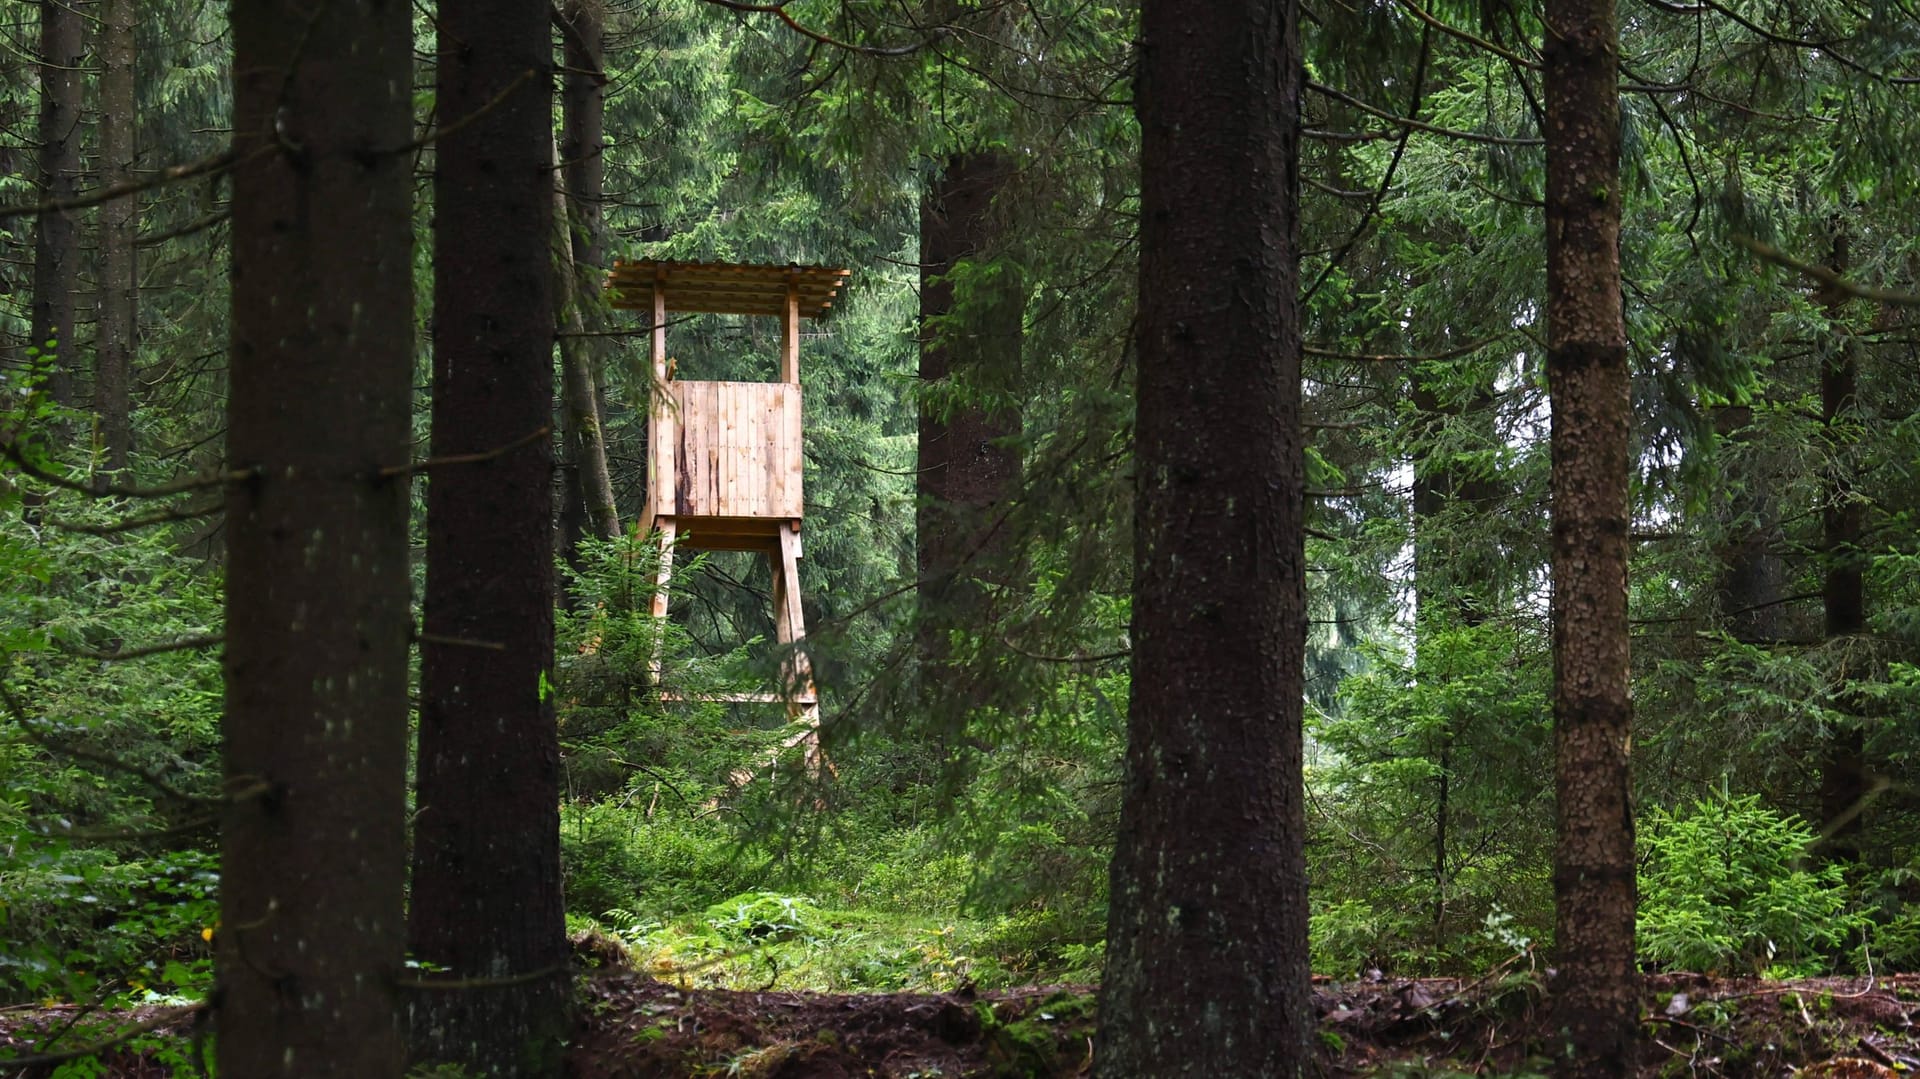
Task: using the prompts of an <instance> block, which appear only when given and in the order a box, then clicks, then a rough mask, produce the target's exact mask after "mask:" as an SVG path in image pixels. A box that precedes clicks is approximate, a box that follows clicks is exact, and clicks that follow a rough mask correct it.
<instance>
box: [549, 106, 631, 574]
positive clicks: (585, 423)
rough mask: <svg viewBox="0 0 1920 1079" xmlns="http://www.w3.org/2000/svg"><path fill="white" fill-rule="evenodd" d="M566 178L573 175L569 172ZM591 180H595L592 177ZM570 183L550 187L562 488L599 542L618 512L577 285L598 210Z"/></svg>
mask: <svg viewBox="0 0 1920 1079" xmlns="http://www.w3.org/2000/svg"><path fill="white" fill-rule="evenodd" d="M568 79H572V75H568ZM564 100H566V102H568V104H572V102H574V94H568V96H566V98H564ZM595 100H597V96H595ZM576 108H578V106H576ZM555 154H557V156H559V154H561V148H559V146H555ZM563 163H564V157H563V159H561V161H555V165H557V167H563ZM568 179H572V177H570V173H568ZM593 179H597V175H595V177H593ZM570 186H572V184H564V186H555V188H553V219H555V223H559V236H561V242H559V276H557V278H555V290H553V305H555V311H557V323H559V326H561V328H563V330H564V334H561V409H563V411H564V424H563V426H564V430H566V440H564V442H563V447H561V449H563V451H564V453H566V474H568V476H570V482H572V490H568V492H566V497H568V499H578V501H580V507H582V511H584V515H582V516H584V520H586V522H588V524H591V526H593V534H595V536H599V538H601V540H618V538H620V511H618V507H616V505H614V497H612V474H611V472H609V470H607V440H605V434H603V432H601V409H599V388H597V382H595V378H593V355H591V344H589V342H591V338H586V336H584V334H586V317H584V309H586V307H588V305H589V303H591V301H593V300H591V294H588V292H586V288H584V286H582V284H584V282H582V280H580V275H578V271H576V257H578V255H580V250H582V248H586V252H588V253H589V255H593V253H595V246H593V244H582V242H580V238H582V234H584V232H586V230H589V228H595V227H597V221H595V219H597V213H593V215H591V217H588V213H589V211H586V200H578V198H572V196H570V194H568V188H570ZM595 204H597V198H595ZM576 211H578V213H580V217H576V215H574V213H576ZM563 516H564V515H563ZM563 541H564V543H566V547H572V541H574V538H572V536H570V534H568V536H566V538H564V540H563Z"/></svg>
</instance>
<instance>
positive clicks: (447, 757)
mask: <svg viewBox="0 0 1920 1079" xmlns="http://www.w3.org/2000/svg"><path fill="white" fill-rule="evenodd" d="M547 17H548V7H547V5H546V4H544V3H534V2H531V0H442V2H441V4H440V7H439V20H438V31H439V47H438V50H439V71H438V76H437V77H438V88H439V98H438V106H439V113H440V118H441V123H442V124H443V125H444V126H445V127H446V129H447V130H448V134H447V135H446V136H445V137H443V138H442V139H441V140H440V141H439V142H438V143H437V144H436V168H435V173H434V189H433V190H434V245H435V251H434V296H435V303H434V347H433V385H434V390H433V445H432V455H433V456H434V457H436V458H446V457H460V456H462V455H470V454H477V455H486V459H485V460H482V461H479V462H477V463H467V464H456V465H449V466H447V467H444V468H438V469H436V470H435V471H434V472H433V474H432V477H431V479H430V480H429V482H428V485H427V585H426V597H425V602H424V609H425V621H426V626H425V633H424V634H423V639H422V644H421V689H420V746H419V753H418V758H417V769H418V779H417V782H418V787H417V790H416V797H415V803H416V818H415V826H414V861H413V895H412V898H413V906H412V910H411V918H410V922H409V930H410V936H409V941H410V944H411V947H412V950H413V953H414V954H415V956H416V957H418V958H419V959H420V960H423V961H425V962H429V963H432V964H434V965H436V966H437V967H439V968H441V969H443V970H445V971H447V972H448V973H449V974H450V975H452V976H454V977H457V978H463V979H497V980H501V981H503V982H504V983H506V984H502V985H498V986H491V987H477V988H468V989H462V990H460V991H457V992H429V993H422V994H420V995H418V996H416V997H415V999H414V1001H413V1005H412V1011H411V1021H412V1032H413V1047H414V1052H415V1058H416V1060H420V1061H431V1062H435V1063H451V1064H457V1065H460V1066H463V1067H465V1068H466V1069H467V1070H468V1071H469V1072H471V1073H473V1074H477V1075H516V1076H521V1075H536V1074H557V1070H558V1067H559V1039H560V1037H561V1036H562V1034H563V1033H564V1025H565V1003H566V997H565V990H566V985H567V978H566V970H565V956H566V940H565V936H564V927H563V923H562V908H561V903H560V858H559V797H560V794H559V746H558V742H557V737H556V733H555V730H554V724H553V709H552V704H551V702H550V701H549V700H548V698H547V692H546V688H545V687H546V684H547V681H546V680H547V678H548V671H549V670H550V668H551V665H552V661H553V599H554V593H553V561H552V558H553V545H552V544H553V532H552V513H553V489H552V485H551V482H550V480H551V470H552V464H553V459H552V458H553V454H552V443H551V440H549V439H548V438H546V437H545V435H544V432H545V431H546V430H547V429H548V428H549V427H550V425H551V422H552V419H551V417H552V411H551V409H552V398H553V302H552V290H553V281H554V273H553V259H552V242H553V188H552V184H553V177H552V175H551V173H550V171H549V162H550V160H551V157H552V153H553V150H552V147H553V141H552V140H553V134H552V127H551V124H552V97H551V96H550V92H549V90H548V84H547V81H546V78H545V73H546V72H547V71H548V70H549V69H550V67H551V64H552V60H551V44H550V40H549V38H548V33H549V30H548V23H547ZM454 125H460V126H458V127H457V128H455V126H454Z"/></svg>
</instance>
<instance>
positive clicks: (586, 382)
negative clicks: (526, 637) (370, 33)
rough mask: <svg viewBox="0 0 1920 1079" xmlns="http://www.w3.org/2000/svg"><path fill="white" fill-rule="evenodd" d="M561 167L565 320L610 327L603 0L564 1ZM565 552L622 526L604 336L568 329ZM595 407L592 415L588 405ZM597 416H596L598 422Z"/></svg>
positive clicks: (567, 325) (564, 361) (564, 353)
mask: <svg viewBox="0 0 1920 1079" xmlns="http://www.w3.org/2000/svg"><path fill="white" fill-rule="evenodd" d="M561 19H562V26H561V35H560V38H561V44H562V63H563V65H564V66H565V68H566V72H565V75H564V76H563V78H562V81H561V84H560V111H561V141H560V147H559V155H560V175H561V178H562V188H563V189H564V191H565V199H564V203H563V204H556V206H555V208H554V212H555V214H556V215H560V217H561V220H563V221H565V222H566V236H567V237H568V243H569V251H568V254H567V265H568V267H569V271H568V273H567V275H566V277H565V278H564V279H563V280H564V286H565V288H566V292H565V293H564V294H563V295H564V296H565V297H566V298H567V302H568V308H567V310H566V312H565V314H564V317H563V319H562V323H561V325H562V328H563V329H564V330H566V331H567V332H569V333H573V334H579V333H582V332H585V331H591V330H598V329H602V328H604V325H605V320H604V319H602V318H601V317H600V312H601V310H602V305H601V304H600V303H599V295H600V288H599V286H600V277H601V274H603V273H604V272H605V270H606V262H607V252H606V229H605V226H604V225H603V224H602V222H601V212H600V211H601V203H602V201H603V199H604V191H603V188H604V184H605V177H606V161H605V158H604V157H603V156H602V146H603V144H604V143H605V142H606V95H605V84H606V80H605V77H604V76H603V75H602V74H601V73H600V72H601V63H602V61H601V47H602V37H603V24H604V15H603V12H602V6H601V3H600V0H567V2H566V4H565V5H564V7H563V8H561ZM560 348H561V365H562V366H561V374H562V380H561V393H562V398H563V402H562V409H561V413H562V414H561V431H562V433H563V435H564V437H563V438H562V439H561V452H562V453H564V454H565V455H566V456H565V460H564V461H563V462H562V465H561V473H562V475H563V476H564V478H565V482H564V484H563V485H562V489H561V511H560V537H559V542H560V553H561V556H562V557H563V558H565V559H566V560H567V563H568V564H569V565H572V566H575V567H576V568H577V567H578V564H579V560H578V557H577V556H576V554H575V547H576V544H577V543H578V542H579V537H580V534H581V532H582V530H583V529H584V527H586V526H587V525H588V524H589V523H591V525H592V527H593V530H594V533H595V534H596V535H598V536H600V537H601V538H603V539H612V538H615V537H617V536H618V535H619V534H620V519H619V514H618V511H617V509H616V507H615V500H614V495H613V482H612V477H611V474H610V473H609V472H608V469H607V460H606V439H605V428H606V405H605V403H604V400H603V393H602V389H601V378H600V367H601V364H602V362H603V360H602V355H601V352H602V350H601V349H600V347H599V344H598V340H597V339H596V338H592V337H580V336H575V337H562V338H561V340H560ZM589 405H591V413H590V414H589V411H588V406H589ZM589 415H590V416H591V419H590V420H589Z"/></svg>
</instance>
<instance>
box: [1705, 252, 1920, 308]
mask: <svg viewBox="0 0 1920 1079" xmlns="http://www.w3.org/2000/svg"><path fill="white" fill-rule="evenodd" d="M1733 242H1734V243H1737V244H1739V245H1740V246H1741V247H1744V248H1746V249H1747V250H1748V251H1751V252H1753V254H1754V255H1755V256H1756V257H1758V258H1759V259H1760V260H1761V261H1763V262H1771V263H1773V264H1774V265H1776V266H1785V267H1786V268H1787V269H1789V270H1792V271H1793V272H1795V273H1797V274H1800V275H1801V276H1803V277H1811V278H1813V279H1814V280H1815V281H1818V282H1820V283H1821V284H1823V285H1825V286H1827V287H1828V288H1833V289H1838V290H1840V291H1841V292H1844V293H1846V294H1847V295H1849V296H1854V297H1857V298H1859V299H1862V300H1872V301H1874V302H1875V303H1884V304H1891V305H1892V306H1894V307H1920V295H1916V294H1914V293H1911V292H1899V291H1896V290H1894V289H1885V288H1875V287H1873V286H1872V285H1862V284H1859V283H1857V282H1854V281H1849V280H1847V279H1846V278H1844V277H1842V276H1840V275H1839V274H1837V273H1834V272H1833V271H1832V270H1829V269H1827V268H1826V267H1825V266H1819V265H1816V264H1814V263H1811V262H1801V261H1800V260H1799V259H1797V258H1794V257H1793V256H1792V255H1789V254H1787V253H1786V252H1785V251H1782V250H1780V249H1779V248H1777V247H1772V246H1769V245H1767V244H1763V243H1761V242H1760V241H1759V240H1756V239H1754V238H1753V237H1751V236H1741V235H1735V236H1734V237H1733Z"/></svg>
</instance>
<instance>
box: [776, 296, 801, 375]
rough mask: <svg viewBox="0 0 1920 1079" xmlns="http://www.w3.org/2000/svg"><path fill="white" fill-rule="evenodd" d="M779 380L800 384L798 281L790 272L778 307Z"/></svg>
mask: <svg viewBox="0 0 1920 1079" xmlns="http://www.w3.org/2000/svg"><path fill="white" fill-rule="evenodd" d="M780 381H782V382H785V383H789V384H791V385H794V386H798V385H800V282H799V281H798V280H797V279H796V278H795V277H794V275H792V274H788V275H787V302H786V304H785V305H784V306H783V307H781V309H780Z"/></svg>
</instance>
